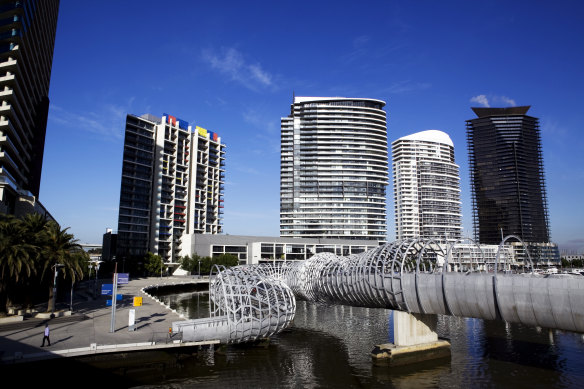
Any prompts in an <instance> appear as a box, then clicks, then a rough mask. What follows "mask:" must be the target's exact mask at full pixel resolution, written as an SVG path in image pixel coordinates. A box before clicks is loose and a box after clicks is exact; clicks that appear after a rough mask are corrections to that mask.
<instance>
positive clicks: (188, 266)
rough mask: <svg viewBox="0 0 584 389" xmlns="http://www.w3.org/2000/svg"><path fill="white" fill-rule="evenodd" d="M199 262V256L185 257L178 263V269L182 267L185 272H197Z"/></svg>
mask: <svg viewBox="0 0 584 389" xmlns="http://www.w3.org/2000/svg"><path fill="white" fill-rule="evenodd" d="M200 260H201V257H200V256H198V255H197V254H193V255H191V256H188V255H185V256H184V257H181V258H180V259H179V260H178V262H179V263H180V267H182V268H183V269H184V270H185V271H188V272H189V273H193V272H194V271H198V269H199V261H200Z"/></svg>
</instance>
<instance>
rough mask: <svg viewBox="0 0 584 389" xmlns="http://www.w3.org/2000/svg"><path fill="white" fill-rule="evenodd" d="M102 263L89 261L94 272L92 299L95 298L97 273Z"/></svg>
mask: <svg viewBox="0 0 584 389" xmlns="http://www.w3.org/2000/svg"><path fill="white" fill-rule="evenodd" d="M102 262H103V261H98V260H95V261H91V263H92V265H93V268H94V270H95V281H93V298H96V297H97V272H98V271H99V265H100V264H101V263H102Z"/></svg>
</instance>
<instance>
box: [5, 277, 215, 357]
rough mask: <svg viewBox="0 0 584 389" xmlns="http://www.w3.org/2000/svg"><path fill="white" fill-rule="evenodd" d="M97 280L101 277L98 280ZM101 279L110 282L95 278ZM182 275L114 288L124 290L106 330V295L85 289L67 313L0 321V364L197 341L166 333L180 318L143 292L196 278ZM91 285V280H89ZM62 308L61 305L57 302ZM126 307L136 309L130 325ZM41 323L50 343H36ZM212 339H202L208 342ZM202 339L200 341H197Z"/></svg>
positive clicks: (135, 281)
mask: <svg viewBox="0 0 584 389" xmlns="http://www.w3.org/2000/svg"><path fill="white" fill-rule="evenodd" d="M100 281H101V282H100ZM100 281H98V285H101V283H102V282H103V283H111V281H109V282H108V281H107V280H100ZM196 282H197V280H196V279H192V278H186V277H185V278H183V277H164V278H155V277H152V278H138V279H131V280H130V282H129V283H128V284H126V285H122V286H119V287H118V293H119V294H122V295H123V298H122V300H121V301H118V302H117V306H116V315H115V316H116V320H115V331H114V332H110V331H111V317H112V315H111V312H112V308H111V306H106V300H107V299H109V298H111V296H98V297H97V298H96V299H92V298H90V297H88V295H87V293H82V292H79V293H77V295H76V294H75V293H74V295H73V312H72V314H71V315H70V316H60V317H54V318H52V319H51V318H32V317H28V318H27V317H25V318H24V320H23V321H20V322H10V323H6V322H4V321H2V322H0V364H10V363H17V362H26V361H35V360H41V359H49V358H56V357H63V356H80V355H91V354H100V353H111V352H122V351H136V350H151V349H160V348H169V347H184V346H192V345H196V344H194V343H193V344H190V343H181V342H180V339H178V335H177V334H174V335H172V336H170V334H169V328H170V327H171V326H172V322H173V321H178V320H184V319H185V318H184V317H182V316H180V315H179V314H178V313H176V312H175V311H173V310H171V309H170V308H168V307H166V306H164V305H162V304H161V303H159V302H158V301H157V300H155V299H153V298H152V297H150V296H149V295H147V294H145V293H144V292H142V289H143V288H147V287H149V286H154V285H170V284H173V285H178V284H186V283H196ZM89 285H91V284H89ZM135 296H138V297H142V303H143V305H142V306H139V307H134V306H133V298H134V297H135ZM58 308H61V306H58ZM130 309H135V312H136V314H135V326H134V327H135V330H134V331H130V330H129V327H128V323H129V312H130ZM45 323H48V324H49V328H50V330H51V332H50V339H51V346H47V345H46V344H45V347H41V343H42V340H43V332H44V327H45ZM210 343H216V342H207V343H204V344H210ZM198 344H203V343H198Z"/></svg>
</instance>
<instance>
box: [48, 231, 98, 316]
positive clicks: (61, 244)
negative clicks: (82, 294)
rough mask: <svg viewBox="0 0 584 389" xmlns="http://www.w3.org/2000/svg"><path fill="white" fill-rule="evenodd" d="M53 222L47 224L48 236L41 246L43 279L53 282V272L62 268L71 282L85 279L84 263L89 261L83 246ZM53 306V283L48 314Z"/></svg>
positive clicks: (51, 284)
mask: <svg viewBox="0 0 584 389" xmlns="http://www.w3.org/2000/svg"><path fill="white" fill-rule="evenodd" d="M68 229H69V227H67V228H65V229H61V227H60V226H59V225H58V224H57V223H56V222H53V221H50V222H48V223H47V226H46V230H45V231H46V234H45V238H44V239H43V244H42V246H40V250H41V251H40V257H41V262H42V272H41V277H42V279H45V280H46V279H47V278H46V277H47V275H48V276H49V278H48V279H49V280H51V276H52V275H53V272H55V271H56V267H57V266H58V267H62V268H63V273H64V276H65V277H67V276H69V277H70V278H71V282H72V283H75V281H76V280H77V279H79V278H83V267H84V266H83V265H84V261H87V260H88V255H87V253H85V251H83V249H82V247H81V245H79V243H77V242H78V241H77V239H75V238H74V236H73V234H69V233H68V232H67V230H68ZM54 308H55V307H54V304H53V283H52V282H50V283H49V302H48V304H47V312H50V311H53V310H54Z"/></svg>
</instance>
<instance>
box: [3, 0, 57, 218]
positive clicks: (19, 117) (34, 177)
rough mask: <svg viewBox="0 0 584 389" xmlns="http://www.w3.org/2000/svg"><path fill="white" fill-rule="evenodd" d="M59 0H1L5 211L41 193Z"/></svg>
mask: <svg viewBox="0 0 584 389" xmlns="http://www.w3.org/2000/svg"><path fill="white" fill-rule="evenodd" d="M58 11H59V1H58V0H42V1H40V0H39V1H36V0H20V1H6V0H0V69H1V70H0V90H1V91H2V92H1V93H0V101H1V104H0V212H4V213H15V203H16V201H17V198H18V197H19V196H21V195H32V196H34V197H38V195H39V187H40V182H41V169H42V163H43V151H44V147H45V134H46V128H47V116H48V112H49V97H48V96H49V82H50V78H51V67H52V63H53V49H54V46H55V34H56V30H57V16H58Z"/></svg>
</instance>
